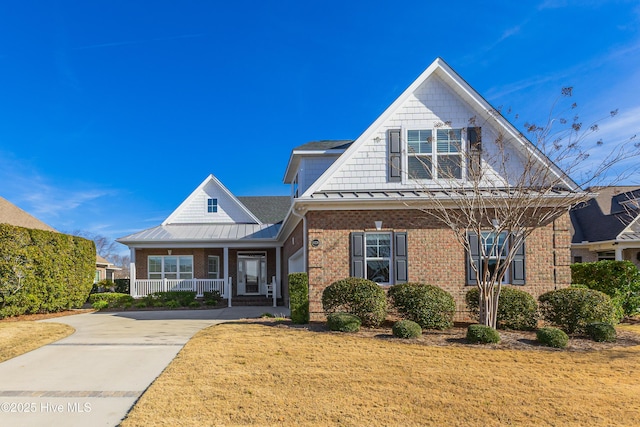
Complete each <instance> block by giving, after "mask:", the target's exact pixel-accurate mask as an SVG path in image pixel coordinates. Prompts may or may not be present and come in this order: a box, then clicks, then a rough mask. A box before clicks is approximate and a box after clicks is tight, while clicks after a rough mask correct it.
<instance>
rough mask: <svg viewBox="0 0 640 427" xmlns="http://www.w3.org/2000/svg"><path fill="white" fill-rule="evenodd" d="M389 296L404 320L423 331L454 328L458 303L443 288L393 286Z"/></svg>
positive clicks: (419, 285) (413, 284)
mask: <svg viewBox="0 0 640 427" xmlns="http://www.w3.org/2000/svg"><path fill="white" fill-rule="evenodd" d="M387 296H388V297H389V300H390V301H391V305H392V306H393V307H394V308H395V309H396V310H398V314H400V316H401V317H402V318H404V319H408V320H412V321H414V322H416V323H417V324H418V325H420V327H422V328H423V329H449V328H451V327H452V326H453V315H454V313H455V311H456V303H455V301H454V299H453V297H452V296H451V294H449V293H448V292H447V291H445V290H444V289H442V288H439V287H437V286H433V285H424V284H420V283H403V284H399V285H394V286H391V288H389V292H388V294H387Z"/></svg>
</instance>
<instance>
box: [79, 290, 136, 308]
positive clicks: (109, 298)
mask: <svg viewBox="0 0 640 427" xmlns="http://www.w3.org/2000/svg"><path fill="white" fill-rule="evenodd" d="M98 301H104V302H106V303H107V306H108V307H110V308H121V307H122V308H124V306H125V304H129V306H130V305H131V304H133V302H134V299H133V297H132V296H131V295H127V294H120V293H117V292H103V293H99V294H91V295H89V302H90V303H96V302H98ZM94 308H95V307H94ZM103 308H106V307H103Z"/></svg>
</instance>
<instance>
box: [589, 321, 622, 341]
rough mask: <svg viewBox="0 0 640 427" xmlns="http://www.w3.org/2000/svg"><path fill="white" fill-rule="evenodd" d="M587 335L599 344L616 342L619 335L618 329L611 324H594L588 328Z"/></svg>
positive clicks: (590, 324)
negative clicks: (617, 333)
mask: <svg viewBox="0 0 640 427" xmlns="http://www.w3.org/2000/svg"><path fill="white" fill-rule="evenodd" d="M586 330H587V335H589V337H591V339H592V340H594V341H597V342H615V341H616V338H617V335H616V329H615V328H614V327H613V325H612V324H611V323H606V322H593V323H589V324H588V325H587V327H586Z"/></svg>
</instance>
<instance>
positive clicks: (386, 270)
mask: <svg viewBox="0 0 640 427" xmlns="http://www.w3.org/2000/svg"><path fill="white" fill-rule="evenodd" d="M407 248H408V246H407V233H406V232H393V233H391V232H387V233H380V232H372V233H364V232H353V233H351V245H350V254H351V268H350V275H351V276H352V277H363V278H366V279H369V280H372V281H374V282H376V283H378V284H381V285H390V284H395V283H405V282H406V281H407V278H408V264H407Z"/></svg>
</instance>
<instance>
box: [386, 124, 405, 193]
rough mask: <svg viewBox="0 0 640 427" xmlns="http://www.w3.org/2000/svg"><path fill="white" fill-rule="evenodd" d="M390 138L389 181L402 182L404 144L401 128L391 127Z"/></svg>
mask: <svg viewBox="0 0 640 427" xmlns="http://www.w3.org/2000/svg"><path fill="white" fill-rule="evenodd" d="M388 140H389V182H400V181H401V179H402V173H401V172H402V145H401V144H400V129H390V130H389V133H388Z"/></svg>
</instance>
